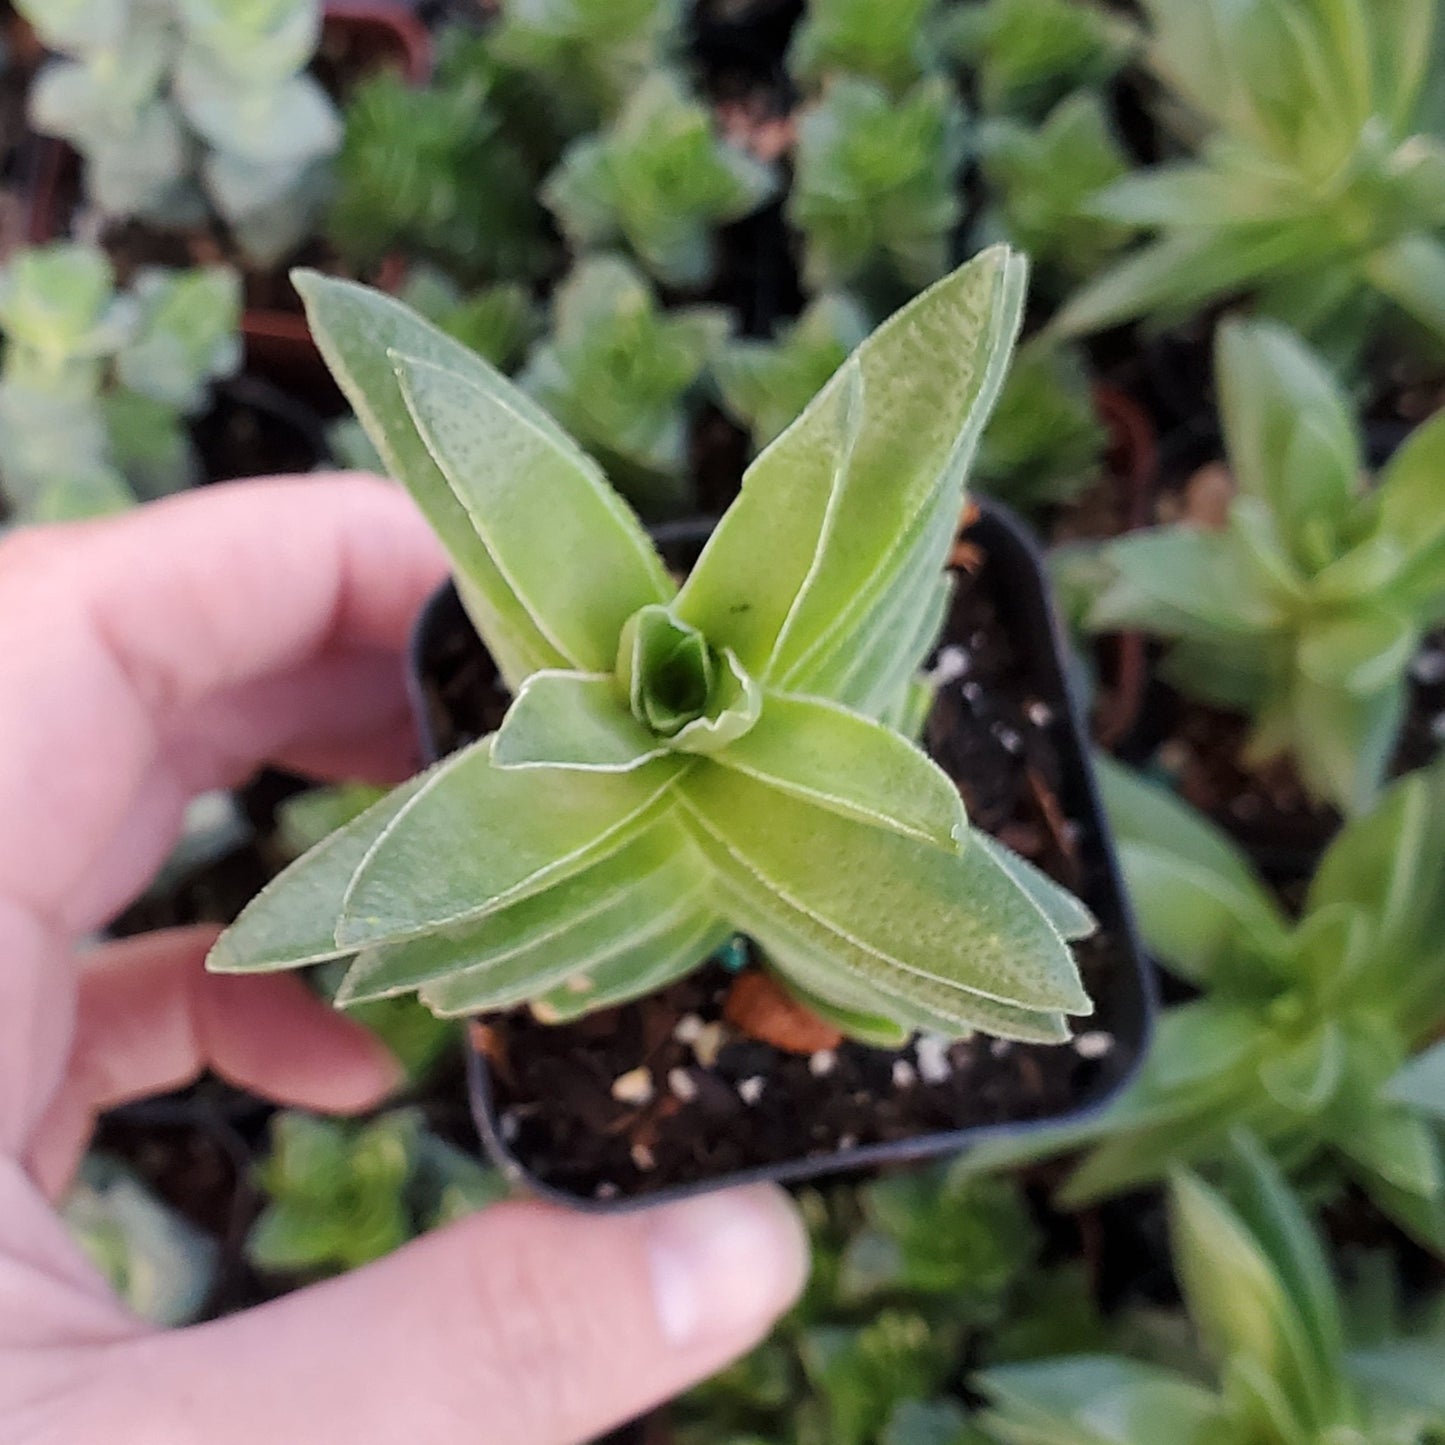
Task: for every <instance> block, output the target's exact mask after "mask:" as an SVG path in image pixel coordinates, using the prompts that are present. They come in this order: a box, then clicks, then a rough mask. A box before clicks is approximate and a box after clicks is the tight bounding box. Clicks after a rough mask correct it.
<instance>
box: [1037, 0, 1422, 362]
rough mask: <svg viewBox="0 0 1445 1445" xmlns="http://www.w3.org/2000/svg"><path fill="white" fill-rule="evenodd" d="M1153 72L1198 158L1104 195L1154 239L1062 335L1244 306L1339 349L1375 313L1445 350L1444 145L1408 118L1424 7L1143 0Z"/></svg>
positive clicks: (1107, 212) (1109, 209)
mask: <svg viewBox="0 0 1445 1445" xmlns="http://www.w3.org/2000/svg"><path fill="white" fill-rule="evenodd" d="M1143 8H1144V10H1145V11H1146V12H1147V15H1148V18H1149V20H1150V22H1151V28H1152V32H1153V33H1152V44H1151V46H1150V51H1149V54H1150V56H1151V59H1152V63H1153V66H1154V69H1155V70H1156V71H1157V73H1158V75H1159V76H1160V78H1161V79H1162V80H1163V81H1164V83H1165V85H1166V86H1168V87H1169V88H1170V89H1171V90H1172V91H1173V92H1174V94H1175V95H1176V96H1177V97H1178V99H1179V100H1180V101H1182V102H1183V103H1184V107H1185V108H1186V109H1187V110H1188V112H1190V119H1189V126H1188V128H1189V130H1190V131H1192V132H1195V133H1198V132H1200V131H1202V139H1200V141H1199V144H1198V155H1197V159H1192V160H1185V161H1178V162H1174V163H1170V164H1167V165H1164V166H1160V167H1158V168H1156V169H1155V170H1152V171H1148V172H1141V173H1139V174H1136V175H1133V176H1130V177H1128V178H1126V179H1124V180H1121V181H1119V182H1117V183H1115V184H1114V185H1113V186H1111V187H1109V188H1108V189H1106V190H1105V191H1103V192H1102V194H1101V195H1099V196H1098V197H1097V198H1096V200H1095V203H1094V210H1095V213H1096V214H1097V215H1098V216H1100V217H1101V218H1103V219H1106V220H1112V221H1117V222H1121V223H1124V224H1128V225H1136V226H1143V227H1148V228H1150V229H1151V230H1153V231H1154V232H1155V233H1156V238H1155V239H1154V240H1152V241H1151V242H1150V243H1149V244H1148V245H1147V246H1145V248H1144V249H1143V250H1141V251H1140V252H1139V253H1138V254H1137V255H1133V256H1130V257H1129V258H1127V259H1126V260H1124V261H1123V262H1121V263H1120V265H1119V266H1118V267H1117V268H1115V269H1114V270H1111V271H1109V272H1107V273H1106V274H1105V275H1103V276H1101V277H1100V278H1099V279H1098V280H1097V281H1095V282H1094V283H1093V284H1092V285H1091V286H1089V287H1088V288H1087V289H1086V290H1085V291H1083V292H1082V293H1081V294H1080V295H1079V296H1077V297H1076V298H1075V300H1074V301H1073V302H1072V304H1071V305H1070V306H1069V308H1068V310H1067V312H1066V313H1065V315H1064V317H1063V319H1062V324H1063V325H1064V326H1065V327H1067V328H1068V329H1070V330H1072V331H1075V332H1084V331H1091V330H1095V329H1097V328H1099V327H1104V326H1110V325H1113V324H1115V323H1117V322H1121V321H1126V320H1130V319H1132V318H1134V317H1139V316H1146V315H1147V316H1149V317H1151V318H1153V319H1160V320H1164V321H1169V320H1173V319H1178V318H1180V317H1183V316H1187V315H1189V314H1191V313H1192V312H1195V311H1197V310H1199V309H1201V308H1203V307H1205V306H1207V305H1209V304H1211V303H1213V302H1215V301H1217V300H1220V299H1226V298H1228V297H1231V296H1233V295H1236V294H1238V293H1241V292H1248V293H1251V294H1252V295H1254V296H1255V297H1256V299H1257V302H1258V305H1259V306H1260V307H1261V308H1262V309H1264V310H1265V311H1266V312H1268V313H1269V314H1270V315H1272V316H1274V317H1276V318H1277V319H1279V320H1282V321H1285V322H1287V323H1288V324H1290V325H1292V326H1294V327H1296V328H1297V329H1299V330H1301V331H1303V332H1305V333H1306V334H1307V335H1309V336H1311V338H1312V339H1316V340H1319V341H1320V342H1321V343H1324V342H1325V341H1329V342H1330V343H1331V344H1332V345H1334V346H1336V347H1339V348H1341V349H1343V350H1349V349H1351V348H1352V347H1353V346H1354V345H1355V344H1357V343H1358V341H1359V339H1360V337H1361V336H1362V335H1363V334H1365V332H1366V330H1367V328H1368V326H1369V324H1370V323H1371V322H1372V321H1373V319H1374V317H1375V314H1376V313H1377V312H1378V311H1379V310H1380V309H1381V305H1380V303H1381V301H1382V300H1384V299H1388V300H1389V301H1391V302H1393V303H1395V305H1396V306H1398V307H1399V308H1400V309H1402V310H1403V311H1405V312H1406V313H1408V314H1409V315H1411V316H1412V317H1414V318H1415V320H1416V321H1417V322H1419V323H1420V324H1422V325H1423V326H1425V327H1427V328H1428V329H1429V330H1431V331H1433V332H1434V333H1435V335H1436V336H1437V337H1438V336H1445V179H1442V178H1445V145H1442V140H1441V138H1440V137H1439V136H1436V135H1431V134H1429V133H1427V132H1425V131H1424V130H1423V129H1422V128H1421V124H1420V123H1419V121H1418V119H1417V117H1418V115H1419V112H1420V108H1421V105H1422V102H1423V100H1424V99H1425V97H1426V95H1427V94H1428V92H1429V91H1430V90H1431V88H1432V87H1434V88H1438V86H1439V76H1438V74H1434V75H1433V77H1432V71H1431V43H1430V41H1431V31H1432V27H1433V26H1434V24H1435V18H1436V17H1435V11H1436V6H1435V3H1434V0H1413V3H1392V4H1381V3H1377V0H1291V3H1289V4H1286V5H1282V4H1280V3H1279V0H1145V3H1144V7H1143Z"/></svg>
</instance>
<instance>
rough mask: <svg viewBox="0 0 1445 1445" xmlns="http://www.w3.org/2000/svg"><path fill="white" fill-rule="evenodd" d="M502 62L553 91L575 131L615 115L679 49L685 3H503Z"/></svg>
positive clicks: (496, 45)
mask: <svg viewBox="0 0 1445 1445" xmlns="http://www.w3.org/2000/svg"><path fill="white" fill-rule="evenodd" d="M500 10H501V23H500V24H499V26H498V27H497V30H496V32H495V34H494V35H493V37H492V46H493V49H494V51H495V53H496V55H497V57H498V58H499V59H500V60H502V61H503V62H504V63H506V64H508V65H511V66H515V67H517V68H518V69H519V70H522V71H524V72H526V73H527V74H528V75H531V76H533V77H534V78H535V79H536V80H538V81H539V82H541V83H542V84H543V85H545V94H546V96H547V99H548V101H549V103H550V104H551V105H552V106H553V107H554V108H555V109H556V110H557V111H558V112H560V114H561V115H562V117H563V118H564V120H565V121H567V122H568V123H569V124H570V125H571V126H572V127H573V128H574V129H577V130H584V129H588V128H590V127H592V126H594V125H595V124H596V123H597V122H599V121H602V120H607V119H609V118H610V117H612V116H613V115H615V114H616V113H617V112H618V111H619V110H620V109H621V108H622V106H623V104H624V103H625V102H626V100H627V98H628V97H629V96H630V95H631V94H632V93H633V91H634V90H635V89H636V88H637V86H638V85H640V84H641V83H642V82H643V81H644V80H645V79H646V78H647V77H648V76H649V75H651V74H652V73H653V72H654V71H655V70H657V69H658V68H659V67H660V66H662V65H664V64H666V63H667V61H668V60H669V59H670V58H671V57H672V55H673V52H674V51H675V50H676V49H677V48H678V42H679V37H680V34H681V29H682V0H502V3H501V6H500Z"/></svg>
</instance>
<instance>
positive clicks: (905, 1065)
mask: <svg viewBox="0 0 1445 1445" xmlns="http://www.w3.org/2000/svg"><path fill="white" fill-rule="evenodd" d="M917 1082H918V1071H917V1070H916V1069H915V1068H914V1067H913V1065H912V1064H910V1063H909V1062H908V1060H907V1059H894V1061H893V1087H894V1088H895V1089H911V1088H912V1087H913V1086H914V1085H915V1084H916V1083H917Z"/></svg>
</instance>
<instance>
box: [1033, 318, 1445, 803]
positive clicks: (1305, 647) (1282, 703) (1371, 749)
mask: <svg viewBox="0 0 1445 1445" xmlns="http://www.w3.org/2000/svg"><path fill="white" fill-rule="evenodd" d="M1216 370H1217V373H1218V378H1219V391H1220V403H1221V410H1222V413H1223V420H1224V433H1225V451H1226V455H1227V458H1228V461H1229V465H1230V468H1231V469H1232V472H1233V476H1234V481H1235V483H1236V485H1237V489H1238V490H1237V494H1236V495H1235V496H1234V498H1233V501H1232V502H1231V504H1230V507H1229V517H1228V522H1227V525H1226V526H1225V527H1224V528H1222V529H1219V530H1213V529H1209V528H1205V527H1199V526H1194V525H1191V524H1178V525H1173V526H1165V527H1157V528H1153V529H1150V530H1147V531H1143V532H1139V533H1136V534H1134V535H1132V536H1129V537H1125V538H1122V539H1120V540H1118V541H1114V542H1110V543H1107V544H1105V545H1104V546H1102V547H1101V548H1098V549H1086V550H1083V551H1077V552H1073V553H1070V554H1068V555H1067V556H1066V557H1064V558H1063V559H1061V562H1060V568H1059V575H1060V576H1061V578H1063V579H1064V581H1065V582H1066V584H1067V585H1068V586H1069V587H1071V588H1074V589H1076V596H1075V604H1076V605H1077V607H1078V609H1079V611H1080V613H1081V616H1082V619H1083V622H1084V625H1085V626H1086V627H1087V628H1089V629H1090V630H1093V631H1110V630H1114V629H1117V628H1121V627H1138V628H1142V629H1144V630H1145V631H1147V632H1150V633H1153V634H1154V635H1155V636H1158V637H1161V638H1166V639H1168V640H1169V642H1170V648H1169V652H1168V655H1167V657H1166V659H1165V664H1164V667H1165V673H1166V676H1167V677H1168V678H1169V680H1170V681H1171V682H1173V683H1174V684H1175V685H1176V686H1177V687H1178V688H1180V689H1181V690H1182V691H1184V692H1185V693H1187V694H1189V695H1191V696H1194V697H1198V698H1201V699H1203V700H1205V701H1207V702H1211V703H1215V704H1218V705H1220V706H1224V707H1228V708H1234V709H1238V710H1240V711H1243V712H1245V713H1247V714H1248V715H1249V717H1250V718H1251V719H1252V720H1253V724H1254V730H1253V735H1252V741H1251V744H1250V757H1251V758H1252V759H1253V760H1255V761H1258V762H1264V761H1267V760H1269V759H1271V758H1273V757H1276V756H1278V755H1281V754H1288V755H1289V756H1290V757H1291V758H1293V760H1294V762H1295V763H1296V765H1297V766H1298V769H1299V772H1300V774H1301V775H1302V777H1303V779H1304V781H1305V783H1306V784H1307V785H1308V786H1309V787H1310V788H1311V789H1312V790H1313V791H1314V792H1315V793H1316V794H1318V795H1319V796H1320V797H1322V798H1325V799H1328V800H1330V801H1332V802H1334V803H1336V804H1338V805H1339V806H1340V807H1341V808H1343V809H1345V810H1351V809H1358V808H1361V807H1367V806H1368V805H1369V804H1370V802H1371V801H1372V799H1373V798H1374V796H1375V793H1376V791H1377V790H1378V787H1379V784H1380V781H1381V779H1382V777H1383V776H1384V773H1385V770H1386V765H1387V763H1388V762H1389V759H1390V755H1391V753H1392V751H1393V749H1394V745H1395V740H1396V734H1397V731H1398V728H1399V725H1400V722H1401V718H1402V716H1403V712H1404V708H1405V702H1406V697H1407V689H1408V674H1409V668H1410V663H1411V659H1412V658H1413V657H1414V655H1415V653H1416V651H1417V650H1418V647H1419V645H1420V642H1421V640H1422V638H1423V636H1424V635H1425V634H1426V633H1427V632H1428V630H1429V629H1430V628H1431V627H1433V626H1434V625H1436V624H1438V623H1439V622H1440V621H1441V620H1442V619H1445V507H1442V506H1441V497H1442V487H1445V416H1437V417H1436V418H1434V419H1433V420H1432V421H1429V422H1427V423H1425V424H1424V425H1423V426H1421V427H1420V428H1419V429H1418V430H1417V431H1416V432H1415V433H1414V435H1413V436H1412V437H1411V438H1410V439H1409V440H1408V441H1407V442H1406V443H1405V445H1404V446H1403V447H1402V448H1401V449H1400V451H1399V452H1397V453H1396V455H1395V456H1394V458H1393V459H1392V460H1391V461H1390V463H1389V464H1388V465H1387V466H1386V467H1385V468H1384V470H1383V471H1382V472H1381V473H1380V475H1379V477H1378V478H1377V479H1376V480H1375V481H1374V482H1373V483H1370V482H1368V481H1367V480H1365V479H1364V449H1363V444H1362V440H1361V437H1360V434H1359V428H1358V425H1357V423H1356V420H1355V415H1354V409H1353V407H1352V406H1351V404H1350V403H1349V401H1348V400H1347V398H1346V397H1345V396H1344V395H1343V394H1342V393H1341V391H1340V389H1339V387H1338V386H1337V384H1336V383H1335V382H1334V381H1333V380H1332V378H1331V376H1330V374H1329V372H1328V371H1327V370H1326V369H1325V367H1324V366H1323V364H1322V363H1321V362H1320V361H1319V360H1318V359H1317V358H1315V357H1314V356H1313V355H1312V354H1311V353H1310V352H1309V351H1308V350H1307V349H1306V348H1305V347H1304V346H1303V345H1302V344H1301V343H1300V342H1299V340H1298V339H1297V338H1295V337H1292V336H1291V335H1290V334H1289V333H1288V332H1286V331H1285V330H1283V329H1282V328H1280V327H1278V326H1276V325H1274V324H1272V323H1264V322H1260V323H1248V324H1247V323H1232V324H1229V325H1226V326H1224V327H1223V328H1222V329H1221V331H1220V333H1219V344H1218V354H1217V362H1216Z"/></svg>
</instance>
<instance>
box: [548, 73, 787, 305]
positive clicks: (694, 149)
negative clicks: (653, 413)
mask: <svg viewBox="0 0 1445 1445" xmlns="http://www.w3.org/2000/svg"><path fill="white" fill-rule="evenodd" d="M777 186H778V178H777V173H776V172H775V170H774V169H773V167H772V166H769V165H764V164H763V163H762V162H761V161H757V160H754V159H753V158H752V157H751V156H749V155H747V154H746V153H745V152H743V151H741V150H738V149H737V148H736V147H735V146H732V145H729V144H728V143H727V142H726V141H723V140H721V139H719V138H718V137H717V136H716V135H715V134H714V133H713V126H712V117H711V115H710V114H709V113H708V110H707V108H706V107H705V106H703V105H702V104H700V103H699V102H698V101H696V100H694V99H693V98H692V97H691V96H690V95H688V93H687V92H686V90H685V89H684V87H683V85H682V83H681V81H680V80H679V79H678V78H677V77H675V76H673V75H669V74H667V73H666V72H659V73H657V74H655V75H650V76H648V78H647V79H646V80H644V81H643V82H642V84H641V85H639V86H638V88H637V89H636V90H635V91H634V92H633V94H632V96H631V97H630V98H629V99H628V101H627V103H626V104H625V105H624V107H623V108H622V110H621V112H620V113H619V115H618V116H617V119H616V120H615V121H614V122H613V123H612V125H611V126H610V127H609V128H608V129H607V130H605V131H603V132H602V133H601V134H600V135H592V136H585V137H583V138H582V139H580V140H577V141H574V142H573V143H572V146H571V147H570V148H569V149H568V151H567V153H566V155H565V156H564V157H563V159H562V164H561V165H560V166H559V167H558V169H557V170H556V171H555V172H553V174H552V176H551V178H550V179H549V180H548V181H547V184H546V186H545V188H544V189H543V192H542V195H543V199H544V200H545V201H546V203H547V205H548V206H549V207H550V208H551V209H552V211H553V212H554V213H555V215H556V217H557V220H558V222H559V223H560V225H561V227H562V230H563V232H564V233H565V234H566V236H567V239H568V240H569V241H570V242H571V243H572V246H573V247H574V249H575V250H577V251H579V252H587V251H594V250H597V249H600V248H604V247H608V246H613V245H623V246H626V247H627V248H628V249H629V250H630V251H631V252H632V254H633V255H635V256H636V257H637V259H638V260H639V261H640V262H641V263H642V264H643V265H644V266H645V267H646V268H647V269H648V270H649V271H650V272H651V273H652V274H653V275H654V276H656V277H657V279H658V280H659V281H663V282H666V283H667V284H669V285H672V286H681V287H688V288H694V289H695V288H697V287H699V286H702V285H703V284H704V283H705V282H706V281H707V280H708V279H709V278H710V277H711V275H712V273H713V270H714V267H715V264H716V259H717V258H716V254H715V245H714V237H713V233H714V231H715V229H716V227H718V226H719V225H721V224H722V223H723V222H726V221H736V220H740V219H741V218H742V217H743V216H746V215H750V214H751V213H752V212H753V211H755V210H757V209H758V207H759V206H761V205H762V204H763V203H764V202H765V201H767V200H768V198H769V197H770V196H771V195H772V194H773V193H774V191H776V190H777Z"/></svg>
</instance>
